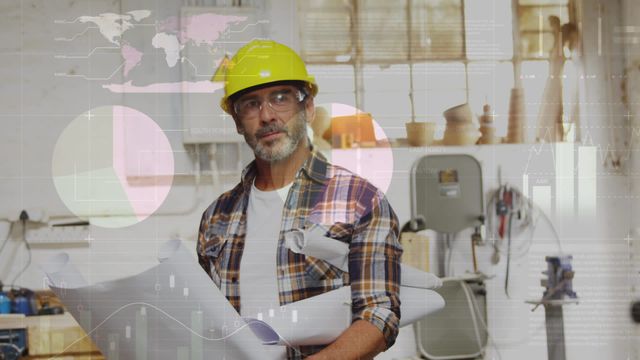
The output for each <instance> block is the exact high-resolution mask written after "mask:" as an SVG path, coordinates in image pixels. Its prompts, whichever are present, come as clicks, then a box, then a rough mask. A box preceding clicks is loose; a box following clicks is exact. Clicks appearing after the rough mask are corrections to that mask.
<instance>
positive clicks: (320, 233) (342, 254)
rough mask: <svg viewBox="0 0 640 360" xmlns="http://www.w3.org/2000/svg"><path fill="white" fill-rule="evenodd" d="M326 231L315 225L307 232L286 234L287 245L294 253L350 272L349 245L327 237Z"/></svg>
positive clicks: (295, 231) (300, 231)
mask: <svg viewBox="0 0 640 360" xmlns="http://www.w3.org/2000/svg"><path fill="white" fill-rule="evenodd" d="M325 233H326V231H325V229H323V228H322V227H320V226H318V225H313V226H311V227H310V228H308V229H306V230H297V229H295V230H293V231H290V232H288V233H286V234H285V237H284V239H285V244H286V246H287V247H288V248H289V249H291V251H293V252H294V253H297V254H304V255H309V256H313V257H316V258H318V259H322V260H324V261H326V262H328V263H329V264H331V265H333V266H335V267H337V268H339V269H340V270H342V271H346V272H348V271H349V259H348V258H347V255H349V244H345V243H343V242H342V241H340V240H335V239H331V238H329V237H325V236H324V234H325Z"/></svg>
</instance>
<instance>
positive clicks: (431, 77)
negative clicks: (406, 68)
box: [413, 62, 466, 90]
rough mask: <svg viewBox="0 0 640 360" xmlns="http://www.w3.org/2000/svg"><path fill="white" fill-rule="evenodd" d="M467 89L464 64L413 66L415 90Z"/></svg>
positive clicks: (420, 64)
mask: <svg viewBox="0 0 640 360" xmlns="http://www.w3.org/2000/svg"><path fill="white" fill-rule="evenodd" d="M465 87H466V79H465V70H464V64H462V63H459V62H451V63H418V64H413V89H414V90H448V89H456V90H459V89H464V88H465Z"/></svg>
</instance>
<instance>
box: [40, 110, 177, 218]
mask: <svg viewBox="0 0 640 360" xmlns="http://www.w3.org/2000/svg"><path fill="white" fill-rule="evenodd" d="M51 163H52V169H51V170H52V175H53V181H54V184H55V187H56V190H57V191H58V195H59V196H60V198H61V199H62V201H63V202H64V204H65V205H66V206H67V208H69V210H70V211H71V212H73V213H74V214H75V215H76V216H78V217H80V218H82V219H85V220H89V221H90V222H91V224H92V225H98V226H102V227H108V228H120V227H125V226H130V225H134V224H137V223H138V222H140V221H142V220H144V219H146V218H147V217H149V216H150V215H152V214H153V213H154V212H155V211H156V210H157V209H158V208H159V207H160V205H162V203H163V201H164V200H165V198H166V197H167V194H168V193H169V190H170V189H171V184H172V182H173V174H174V158H173V151H172V149H171V145H170V144H169V140H168V139H167V137H166V135H165V134H164V132H163V131H162V129H161V128H160V127H159V126H158V124H156V122H155V121H153V119H151V118H150V117H149V116H147V115H146V114H144V113H142V112H140V111H137V110H135V109H132V108H129V107H126V106H102V107H98V108H95V109H91V110H89V111H87V112H85V113H84V114H82V115H80V116H78V117H77V118H76V119H74V120H73V121H72V122H71V123H70V124H69V125H68V126H67V127H66V129H65V130H64V131H63V132H62V134H61V135H60V137H59V139H58V142H57V143H56V146H55V149H54V152H53V159H52V162H51Z"/></svg>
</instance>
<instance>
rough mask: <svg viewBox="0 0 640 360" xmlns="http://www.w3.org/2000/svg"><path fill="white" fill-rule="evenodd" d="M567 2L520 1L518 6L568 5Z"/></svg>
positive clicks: (548, 0)
mask: <svg viewBox="0 0 640 360" xmlns="http://www.w3.org/2000/svg"><path fill="white" fill-rule="evenodd" d="M568 4H569V0H520V5H568Z"/></svg>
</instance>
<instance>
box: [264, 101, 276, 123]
mask: <svg viewBox="0 0 640 360" xmlns="http://www.w3.org/2000/svg"><path fill="white" fill-rule="evenodd" d="M274 120H276V112H275V111H274V110H273V109H272V108H271V106H269V102H268V101H267V100H264V101H263V102H262V103H261V104H260V121H261V122H264V123H269V122H272V121H274Z"/></svg>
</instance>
